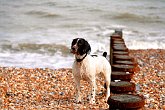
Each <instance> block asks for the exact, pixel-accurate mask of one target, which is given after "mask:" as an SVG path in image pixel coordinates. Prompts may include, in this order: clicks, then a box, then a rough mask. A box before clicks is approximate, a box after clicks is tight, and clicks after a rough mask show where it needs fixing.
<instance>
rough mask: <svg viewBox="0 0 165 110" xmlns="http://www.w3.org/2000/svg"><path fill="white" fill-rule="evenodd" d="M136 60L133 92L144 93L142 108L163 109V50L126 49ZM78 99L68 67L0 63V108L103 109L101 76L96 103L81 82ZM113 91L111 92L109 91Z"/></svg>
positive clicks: (84, 84)
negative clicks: (134, 88)
mask: <svg viewBox="0 0 165 110" xmlns="http://www.w3.org/2000/svg"><path fill="white" fill-rule="evenodd" d="M129 55H130V56H131V57H133V58H135V60H136V62H137V63H138V68H139V71H137V72H135V74H134V76H133V79H132V80H131V82H134V83H135V84H136V93H137V94H140V95H143V96H144V97H145V107H144V110H164V109H165V84H164V82H165V50H162V49H147V50H130V54H129ZM81 84H82V86H81V91H82V96H83V97H82V103H80V104H77V103H76V102H75V94H76V90H75V83H74V79H73V75H72V72H71V69H70V68H63V69H56V70H53V69H49V68H35V69H26V68H17V67H0V109H2V110H13V109H15V110H51V109H52V110H54V109H55V110H58V109H59V110H61V109H68V110H86V109H87V110H88V109H93V110H105V109H108V104H107V103H106V102H105V89H104V87H103V84H104V82H103V79H102V78H99V80H97V85H98V90H97V94H96V103H95V104H93V105H91V104H89V101H88V98H87V97H88V94H89V93H90V87H89V84H88V83H87V82H84V81H82V82H81ZM111 95H113V94H111Z"/></svg>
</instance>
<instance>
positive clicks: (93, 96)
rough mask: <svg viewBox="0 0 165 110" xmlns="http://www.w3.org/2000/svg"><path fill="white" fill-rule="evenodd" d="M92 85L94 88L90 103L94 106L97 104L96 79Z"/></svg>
mask: <svg viewBox="0 0 165 110" xmlns="http://www.w3.org/2000/svg"><path fill="white" fill-rule="evenodd" d="M90 84H91V87H92V90H91V98H90V103H91V104H94V103H95V96H96V80H95V78H94V79H93V80H92V81H91V82H90Z"/></svg>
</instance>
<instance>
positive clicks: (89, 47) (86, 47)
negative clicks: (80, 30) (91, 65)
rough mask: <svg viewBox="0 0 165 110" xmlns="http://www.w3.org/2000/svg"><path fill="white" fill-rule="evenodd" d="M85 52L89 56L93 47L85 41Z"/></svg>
mask: <svg viewBox="0 0 165 110" xmlns="http://www.w3.org/2000/svg"><path fill="white" fill-rule="evenodd" d="M83 52H84V53H87V54H89V53H90V52H91V46H90V45H89V43H88V42H87V41H86V40H85V44H84V48H83Z"/></svg>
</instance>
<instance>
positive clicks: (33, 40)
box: [0, 0, 165, 69]
mask: <svg viewBox="0 0 165 110" xmlns="http://www.w3.org/2000/svg"><path fill="white" fill-rule="evenodd" d="M115 29H122V30H123V37H124V40H125V42H126V45H127V47H128V48H129V49H165V0H0V67H19V68H52V69H58V68H70V67H72V63H73V61H74V56H73V54H71V53H70V46H71V42H72V40H73V39H74V38H85V39H86V40H87V41H88V42H89V43H90V45H91V48H92V51H91V54H102V53H103V52H104V51H107V52H108V54H109V45H110V42H109V41H110V35H111V34H112V33H113V32H114V30H115Z"/></svg>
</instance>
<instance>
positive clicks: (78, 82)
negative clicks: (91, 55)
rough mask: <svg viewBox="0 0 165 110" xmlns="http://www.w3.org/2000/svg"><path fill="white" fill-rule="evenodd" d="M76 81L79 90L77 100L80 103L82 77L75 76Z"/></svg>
mask: <svg viewBox="0 0 165 110" xmlns="http://www.w3.org/2000/svg"><path fill="white" fill-rule="evenodd" d="M75 83H76V90H77V96H76V101H77V103H80V102H81V91H80V79H79V78H75Z"/></svg>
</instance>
